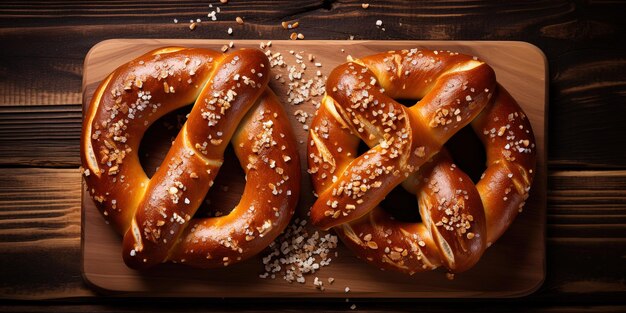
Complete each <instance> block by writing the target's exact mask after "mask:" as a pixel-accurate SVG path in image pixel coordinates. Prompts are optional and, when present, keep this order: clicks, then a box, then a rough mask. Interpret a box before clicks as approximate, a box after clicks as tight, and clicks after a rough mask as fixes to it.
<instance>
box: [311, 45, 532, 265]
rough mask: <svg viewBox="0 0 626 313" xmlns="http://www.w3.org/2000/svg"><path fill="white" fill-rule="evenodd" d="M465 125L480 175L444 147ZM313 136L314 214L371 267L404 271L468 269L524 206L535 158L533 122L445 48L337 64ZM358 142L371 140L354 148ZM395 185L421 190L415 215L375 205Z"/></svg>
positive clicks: (481, 68) (480, 69)
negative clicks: (473, 175) (479, 152)
mask: <svg viewBox="0 0 626 313" xmlns="http://www.w3.org/2000/svg"><path fill="white" fill-rule="evenodd" d="M394 99H415V100H419V101H418V102H417V103H416V104H415V105H413V106H410V107H405V106H403V105H402V104H399V103H398V102H396V101H395V100H394ZM470 123H471V127H472V128H473V129H474V131H475V133H476V134H477V135H478V136H479V137H480V139H481V140H482V142H483V145H484V146H485V149H486V154H487V169H486V171H485V172H484V173H483V175H482V177H481V179H480V181H479V182H478V183H477V184H476V185H474V183H473V182H472V180H471V179H470V178H469V177H468V176H467V175H466V174H465V173H463V172H462V171H461V170H460V169H459V168H457V167H456V166H455V165H454V163H453V162H452V159H451V157H450V156H449V155H448V154H447V153H446V152H445V151H444V148H443V145H444V144H445V143H446V141H448V139H450V137H452V136H453V135H454V134H455V133H456V132H457V131H458V130H460V129H461V128H463V127H464V126H466V125H468V124H470ZM309 139H310V140H309V141H310V145H309V147H308V154H309V158H308V163H309V173H311V175H312V179H313V185H314V188H315V190H316V192H317V194H318V199H317V201H316V202H315V203H314V205H313V206H312V208H311V221H312V222H313V224H314V225H316V226H318V227H321V228H324V229H327V228H331V227H334V229H335V231H336V232H337V233H338V235H339V236H340V237H341V238H342V240H343V241H344V243H345V244H346V245H347V246H348V247H349V248H351V249H352V250H353V251H355V253H356V254H357V255H358V256H360V257H362V258H364V259H366V260H367V261H369V262H371V263H373V264H375V265H376V266H379V267H380V268H384V269H393V270H399V271H402V272H405V273H409V274H413V273H415V272H420V271H426V270H432V269H435V268H437V267H439V266H441V265H443V266H445V267H446V268H447V269H448V270H449V271H451V272H461V271H464V270H467V269H468V268H470V267H472V266H473V265H474V264H475V263H476V262H477V261H478V259H479V258H480V256H481V255H482V253H483V251H484V250H485V248H486V247H488V246H489V245H491V243H493V242H494V241H495V240H496V239H497V238H498V237H500V235H502V233H503V232H504V231H505V230H506V229H507V228H508V226H509V224H510V223H511V222H512V220H513V219H514V218H515V216H516V215H517V213H518V211H520V210H521V208H522V206H523V205H524V201H525V199H526V198H527V196H528V191H529V189H530V186H531V183H532V179H533V170H534V166H535V149H534V147H535V143H534V142H535V141H534V135H533V132H532V129H531V126H530V123H529V121H528V119H527V117H526V115H525V114H524V112H523V111H522V109H521V108H520V107H519V106H518V104H517V103H516V102H515V100H513V98H512V97H511V96H510V95H509V94H508V93H507V92H506V90H504V88H502V87H501V86H498V85H497V83H496V79H495V73H494V71H493V70H492V69H491V67H489V66H488V65H487V64H485V63H484V62H482V61H479V60H477V59H476V58H472V57H470V56H467V55H462V54H458V53H452V52H449V51H445V52H444V51H429V50H418V49H412V50H403V51H398V52H395V51H390V52H386V53H381V54H376V55H372V56H368V57H365V58H362V59H358V60H352V61H351V62H348V63H344V64H342V65H339V66H338V67H337V68H335V69H334V70H333V71H332V73H331V74H330V76H329V77H328V81H327V83H326V94H325V96H324V98H323V100H322V105H321V107H320V108H319V110H318V112H317V115H316V117H315V118H314V120H313V122H312V124H311V130H310V133H309ZM360 141H363V142H364V143H365V144H367V146H369V148H370V150H369V151H367V152H365V153H364V154H362V155H358V153H357V148H358V145H359V142H360ZM459 157H463V156H459ZM429 160H430V161H429ZM400 184H402V186H403V187H404V188H405V189H406V190H407V191H409V192H411V193H414V194H416V195H417V199H418V203H419V213H420V216H421V220H422V222H419V223H409V222H402V221H399V220H395V219H394V218H393V217H392V216H391V215H390V214H388V213H386V212H385V211H384V210H383V209H382V208H380V207H379V203H380V202H381V201H382V200H383V199H384V198H385V197H386V195H387V194H388V193H389V192H390V191H391V190H392V189H394V188H395V187H396V186H398V185H400Z"/></svg>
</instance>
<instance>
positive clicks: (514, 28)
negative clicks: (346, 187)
mask: <svg viewBox="0 0 626 313" xmlns="http://www.w3.org/2000/svg"><path fill="white" fill-rule="evenodd" d="M360 5H361V2H360V1H345V2H344V1H341V2H336V1H319V0H318V1H315V0H307V1H298V2H297V4H296V3H295V2H293V1H287V0H283V1H272V3H271V4H268V3H266V2H262V1H248V2H245V3H244V2H242V1H231V2H229V3H228V4H227V5H224V6H223V8H224V10H223V12H222V13H221V14H219V20H218V21H215V22H206V21H205V22H203V23H201V25H199V26H198V27H197V28H196V29H195V30H194V31H190V30H189V28H188V24H189V23H188V21H189V19H191V18H194V19H195V18H202V19H204V20H206V14H207V13H209V12H210V8H209V7H208V5H207V4H206V3H197V2H195V1H185V2H182V3H176V4H173V3H170V2H167V1H156V2H154V3H152V4H147V3H135V2H131V1H102V2H97V3H92V2H89V3H74V2H63V1H56V2H54V1H53V2H48V1H43V2H34V3H22V2H17V1H16V2H3V3H0V12H2V13H0V27H2V29H1V31H0V40H1V41H2V42H3V45H6V46H10V47H11V49H8V50H0V69H1V71H0V73H7V74H0V77H2V79H0V106H7V105H9V106H14V105H23V106H31V105H34V106H39V105H73V106H75V107H76V108H78V105H79V104H80V103H81V92H80V90H81V75H80V73H81V70H82V61H83V59H84V56H85V55H86V53H87V51H89V49H90V48H91V47H92V46H93V45H95V44H96V43H98V42H100V41H102V40H105V39H110V38H186V39H194V38H195V39H208V38H222V39H224V42H225V43H227V42H228V41H230V40H231V39H242V38H246V39H258V40H269V39H274V40H276V39H287V38H288V37H289V34H290V32H289V31H288V30H284V29H283V28H282V27H281V26H280V22H281V21H285V20H289V21H291V20H299V21H300V26H299V27H298V32H302V33H303V34H304V35H305V36H306V37H305V40H308V39H339V40H345V39H348V38H349V37H350V36H355V37H354V38H355V39H372V40H389V39H412V40H418V39H419V40H450V39H456V40H459V39H465V40H522V41H527V42H530V43H533V44H535V45H537V46H538V47H539V48H541V49H542V50H543V51H544V53H545V54H546V56H547V58H548V64H549V66H550V68H549V75H550V81H551V82H550V88H551V90H552V92H551V93H550V104H551V105H550V107H551V110H550V112H549V118H548V119H549V123H550V125H552V127H551V128H550V129H549V130H548V136H549V137H550V138H558V140H554V141H553V142H551V144H550V146H549V149H548V155H549V165H550V166H551V167H553V168H557V167H558V168H560V169H572V168H576V167H586V168H606V169H624V168H626V158H623V157H621V156H620V154H616V153H614V151H613V148H612V147H613V146H614V145H615V143H616V142H617V143H619V144H621V145H624V144H626V138H624V137H623V136H616V135H614V134H623V133H626V124H625V123H620V118H621V117H622V116H625V115H626V106H623V105H619V104H621V103H624V101H626V94H624V92H623V91H624V89H625V88H626V86H625V85H624V79H623V75H620V73H623V72H624V71H626V62H624V58H623V56H624V55H625V54H626V46H625V41H623V40H615V36H619V34H623V33H626V25H624V22H623V18H622V14H621V12H623V11H624V9H625V6H624V5H623V4H620V3H619V2H613V1H591V2H574V1H536V2H533V3H528V2H527V1H507V2H506V3H498V2H479V3H475V2H467V3H465V2H457V1H441V2H432V1H425V2H417V3H408V2H403V1H400V0H396V1H386V2H385V3H384V4H382V3H381V4H374V3H372V4H371V6H370V7H369V8H368V9H367V10H364V9H362V8H361V7H360ZM70 8H71V10H70ZM126 9H129V10H133V11H132V12H131V13H129V12H127V11H124V10H126ZM250 12H257V13H250ZM236 16H242V17H244V19H245V21H246V23H245V24H244V25H243V26H240V25H237V24H236V23H235V22H234V19H235V17H236ZM493 16H498V18H497V19H495V18H493ZM174 18H177V19H178V20H179V21H180V22H179V23H178V24H174V23H173V19H174ZM377 19H381V20H382V21H383V22H384V24H385V26H386V27H385V31H382V30H381V29H378V28H376V26H375V22H376V20H377ZM346 20H354V21H358V22H355V23H346V22H345V21H346ZM228 27H233V28H234V33H233V36H232V37H231V36H228V35H227V34H226V29H227V28H228ZM8 73H14V74H11V76H8ZM40 73H45V74H46V75H41V74H40ZM52 78H53V79H52ZM605 78H606V79H605ZM572 86H574V87H575V88H571V87H572ZM583 112H588V113H590V114H592V115H591V116H592V117H593V118H587V119H583V120H581V119H580V118H579V115H580V114H584V113H583ZM595 134H607V136H595ZM57 142H58V143H59V147H58V149H56V150H58V151H62V150H63V147H66V146H67V142H66V141H62V140H61V141H57V140H55V139H51V141H50V145H53V144H55V143H57ZM32 146H33V149H36V148H37V147H38V146H39V145H38V143H35V142H32ZM4 157H5V155H3V154H0V159H3V158H4ZM42 158H43V156H42ZM68 158H71V156H70V157H68ZM75 160H78V159H75ZM26 163H28V162H26ZM33 163H34V164H36V165H37V166H44V163H45V161H39V160H38V161H34V162H33ZM55 164H56V163H55ZM75 165H76V166H78V162H76V163H75ZM52 166H54V164H53V165H52Z"/></svg>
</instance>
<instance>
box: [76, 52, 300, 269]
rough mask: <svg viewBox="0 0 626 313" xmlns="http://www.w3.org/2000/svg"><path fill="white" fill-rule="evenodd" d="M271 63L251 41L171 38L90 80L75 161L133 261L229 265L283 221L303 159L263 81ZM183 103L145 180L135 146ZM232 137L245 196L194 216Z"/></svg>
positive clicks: (257, 247)
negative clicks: (219, 43)
mask: <svg viewBox="0 0 626 313" xmlns="http://www.w3.org/2000/svg"><path fill="white" fill-rule="evenodd" d="M269 69H270V66H269V61H268V59H267V57H266V56H265V55H264V54H263V53H262V52H260V51H258V50H246V49H241V50H238V51H235V52H232V53H228V54H222V53H218V52H215V51H212V50H206V49H192V48H182V47H167V48H162V49H157V50H154V51H151V52H149V53H146V54H144V55H142V56H140V57H138V58H136V59H134V60H132V61H130V62H128V63H126V64H124V65H122V66H120V67H119V68H117V69H116V70H115V71H114V72H113V73H112V74H110V75H109V76H108V77H107V78H106V79H105V80H104V81H103V82H102V83H101V84H100V86H99V87H98V88H97V90H96V92H95V94H94V96H93V99H92V101H91V105H90V107H89V110H88V111H87V112H86V114H85V122H84V123H83V130H82V139H81V160H82V164H83V168H84V169H85V170H84V174H85V175H84V176H85V182H86V185H87V188H88V191H89V194H90V195H91V196H92V197H93V198H94V200H95V204H96V206H97V208H98V209H99V210H100V212H101V213H102V214H103V215H104V217H105V219H106V221H107V223H110V224H112V226H113V227H114V228H115V229H116V230H117V231H118V232H119V233H120V234H123V235H124V239H123V259H124V261H125V262H126V264H127V265H128V266H129V267H131V268H135V269H145V268H148V267H151V266H154V265H156V264H159V263H162V262H166V261H171V262H178V263H185V264H188V265H191V266H194V267H202V268H209V267H216V266H226V265H229V264H233V263H236V262H238V261H241V260H244V259H246V258H248V257H250V256H252V255H255V254H257V253H258V252H260V251H261V250H262V249H264V248H266V247H267V246H268V245H269V244H270V243H271V242H272V241H273V240H274V238H275V237H277V236H278V235H279V234H280V233H281V232H282V230H283V229H284V228H285V227H286V226H287V224H288V222H289V220H290V219H291V217H292V216H293V213H294V209H295V206H296V203H297V199H298V195H299V191H300V186H299V184H300V163H299V159H298V153H297V150H296V149H297V148H296V141H295V137H294V135H293V133H292V130H291V128H290V124H289V121H288V119H287V115H286V113H285V112H284V111H283V108H282V107H281V104H280V103H279V102H278V100H277V98H276V96H275V95H274V94H273V93H272V91H271V90H270V89H269V87H268V86H267V83H268V79H269ZM189 103H194V106H193V109H192V110H191V113H189V115H188V119H187V121H186V123H185V124H184V125H183V127H182V129H181V131H180V132H179V133H178V135H177V137H176V139H175V140H174V141H173V142H172V147H171V149H170V150H169V152H168V153H167V155H166V157H165V159H164V161H163V163H162V164H161V166H160V167H159V168H158V170H157V171H156V173H155V174H154V175H153V176H152V177H151V178H148V177H147V176H146V173H145V172H144V170H143V169H142V166H141V164H140V163H139V157H138V154H137V151H138V148H139V144H140V141H141V139H142V137H143V135H144V133H145V131H146V130H147V129H148V127H149V126H150V125H151V124H152V123H153V122H155V121H156V120H158V119H159V118H160V117H162V116H163V115H165V114H167V113H168V112H171V111H173V110H175V109H177V108H180V107H182V106H184V105H187V104H189ZM229 142H231V143H232V145H233V147H234V150H235V153H236V155H237V158H238V159H239V162H240V164H241V166H242V168H243V169H244V172H245V174H246V180H247V182H246V186H245V190H244V192H243V195H242V198H241V200H240V202H239V204H238V205H237V206H236V207H235V208H234V209H233V210H232V212H231V213H230V214H228V215H226V216H221V217H210V218H194V214H195V212H196V210H197V209H198V207H199V206H200V204H201V202H202V201H203V199H204V197H205V195H206V193H207V192H208V190H209V188H210V187H211V186H212V184H213V181H214V179H215V177H216V175H217V173H218V171H219V169H220V166H221V165H222V162H223V155H224V150H225V149H226V147H227V145H228V144H229Z"/></svg>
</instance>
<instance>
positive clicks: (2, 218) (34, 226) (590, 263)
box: [0, 168, 626, 311]
mask: <svg viewBox="0 0 626 313" xmlns="http://www.w3.org/2000/svg"><path fill="white" fill-rule="evenodd" d="M614 174H615V173H612V172H611V171H602V172H598V173H597V174H596V177H598V181H605V180H607V181H610V180H616V179H617V178H618V176H616V175H614ZM558 175H559V176H561V178H560V183H561V184H563V185H577V184H580V181H581V180H584V179H585V177H586V176H575V173H567V174H565V173H558ZM79 176H80V173H79V171H78V170H77V169H41V168H17V169H11V168H2V169H0V192H1V194H0V229H2V231H3V233H2V234H1V235H0V255H1V257H0V277H3V279H2V280H0V299H8V298H11V299H58V298H74V299H75V298H85V297H92V296H93V295H95V294H94V292H93V291H92V290H91V289H89V287H88V286H86V285H85V284H84V283H83V281H82V277H81V274H80V268H81V253H80V231H79V227H80V226H79V225H80V198H79V197H80V193H79V188H80V177H79ZM603 177H604V178H603ZM621 178H622V181H624V180H626V176H621ZM590 186H591V188H597V187H600V186H598V185H595V184H590ZM609 188H610V187H609ZM581 192H584V191H581ZM548 200H549V203H550V206H549V209H550V210H549V212H552V211H553V210H552V208H553V206H555V205H558V206H559V207H560V209H559V212H566V213H565V214H566V215H567V214H569V213H567V212H575V211H579V210H580V211H583V212H587V211H588V212H597V210H598V209H597V208H596V205H595V204H594V203H593V201H592V202H586V201H585V199H584V197H581V200H580V203H571V202H564V203H561V202H560V200H559V199H552V198H551V197H548ZM570 207H573V208H575V209H569V208H570ZM602 214H603V215H605V216H606V217H607V219H597V220H595V225H597V227H595V228H593V230H591V231H590V233H588V234H586V236H587V235H590V236H589V237H590V238H587V237H580V236H571V235H572V234H571V233H570V232H568V233H563V232H561V230H560V229H558V228H557V229H554V230H553V231H549V232H548V239H547V240H548V241H547V247H546V253H547V264H546V265H547V269H546V273H547V276H546V280H545V282H544V284H543V286H542V287H541V289H540V291H539V292H537V293H535V294H533V295H531V296H530V297H528V298H525V299H524V303H526V304H533V303H535V304H540V303H546V304H555V303H560V304H562V305H573V304H576V303H583V304H589V303H594V301H601V302H602V303H604V304H607V305H609V304H615V303H622V301H623V300H622V299H623V293H624V291H625V290H626V283H625V282H626V271H624V270H623V268H624V262H623V252H624V251H626V235H624V234H622V235H621V236H619V237H617V236H613V235H612V236H611V237H606V236H604V234H605V232H604V230H603V226H604V225H611V224H612V222H611V217H612V215H611V211H603V212H602ZM578 216H580V215H579V214H577V215H573V217H572V218H571V219H570V220H567V221H566V222H567V223H568V224H569V225H573V227H578V230H584V229H585V228H587V226H586V225H587V224H588V223H590V222H589V220H587V219H586V218H585V217H584V216H583V217H581V221H577V220H576V218H577V217H578ZM559 218H560V217H559V216H554V215H552V214H551V213H549V214H548V221H551V220H553V221H559ZM15 221H20V222H15ZM580 222H582V224H581V223H580ZM550 226H551V223H549V224H548V227H550ZM31 231H34V232H33V233H32V234H31ZM574 234H575V233H574ZM43 262H45V266H42V263H43ZM331 266H332V265H331ZM18 269H19V270H18ZM583 269H584V270H583ZM25 273H27V274H25ZM319 274H320V275H325V274H324V270H323V271H321V272H320V273H319ZM89 301H92V300H89ZM95 301H97V300H95ZM151 301H152V300H151ZM186 301H187V300H186ZM212 301H213V300H212ZM202 302H203V304H202V305H205V304H206V303H205V300H202ZM237 302H238V301H234V300H233V301H232V302H228V303H237ZM239 302H241V301H239ZM244 302H245V301H244ZM358 303H362V302H358ZM386 303H389V302H386ZM595 303H597V302H595ZM199 305H200V304H199ZM94 308H97V306H96V307H94ZM358 308H360V309H363V308H364V307H362V306H361V305H358ZM368 308H370V309H372V307H368ZM399 308H401V306H399V307H398V309H399ZM17 309H18V308H17V307H16V308H15V309H11V310H10V311H14V310H17ZM154 309H155V310H156V309H157V308H154ZM32 310H36V308H32ZM0 311H2V310H0ZM61 311H63V310H61ZM94 311H97V310H95V309H94Z"/></svg>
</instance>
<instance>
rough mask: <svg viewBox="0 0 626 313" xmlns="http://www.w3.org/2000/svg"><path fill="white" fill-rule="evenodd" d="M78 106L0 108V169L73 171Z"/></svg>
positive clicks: (76, 162) (76, 155)
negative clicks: (69, 169) (52, 168)
mask: <svg viewBox="0 0 626 313" xmlns="http://www.w3.org/2000/svg"><path fill="white" fill-rule="evenodd" d="M81 120H82V119H81V108H80V106H76V105H74V106H69V105H68V106H63V105H55V106H30V107H21V106H0V165H3V166H12V165H16V166H44V167H52V166H58V167H77V166H78V165H79V163H80V157H79V153H80V152H79V151H80V130H81V124H82V122H81Z"/></svg>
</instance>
